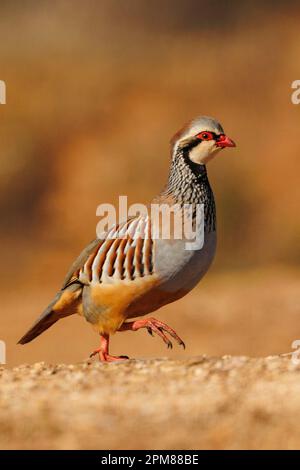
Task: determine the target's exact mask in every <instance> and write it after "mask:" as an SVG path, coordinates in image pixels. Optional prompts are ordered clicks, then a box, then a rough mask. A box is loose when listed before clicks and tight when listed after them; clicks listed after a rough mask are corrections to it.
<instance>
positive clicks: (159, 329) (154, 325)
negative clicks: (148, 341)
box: [119, 318, 185, 349]
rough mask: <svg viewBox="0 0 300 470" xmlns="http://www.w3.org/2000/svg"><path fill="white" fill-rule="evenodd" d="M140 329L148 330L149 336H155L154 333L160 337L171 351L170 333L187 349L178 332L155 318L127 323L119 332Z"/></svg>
mask: <svg viewBox="0 0 300 470" xmlns="http://www.w3.org/2000/svg"><path fill="white" fill-rule="evenodd" d="M140 328H146V329H147V331H148V333H149V335H151V336H154V333H155V334H157V335H158V336H160V338H161V339H162V340H163V342H164V343H165V344H166V345H167V347H168V348H169V349H172V348H173V344H172V342H171V341H170V340H169V338H168V337H167V336H166V333H168V334H169V335H170V336H171V337H172V338H173V339H174V340H175V341H176V342H177V343H178V344H179V345H180V346H182V347H183V348H184V349H185V344H184V342H183V341H182V339H181V338H180V337H179V336H178V335H177V333H176V331H174V330H173V328H171V327H170V326H168V325H166V324H165V323H163V322H161V321H159V320H156V319H155V318H147V319H146V320H137V321H134V322H125V323H123V325H122V326H121V328H120V329H119V331H128V330H131V331H137V330H139V329H140Z"/></svg>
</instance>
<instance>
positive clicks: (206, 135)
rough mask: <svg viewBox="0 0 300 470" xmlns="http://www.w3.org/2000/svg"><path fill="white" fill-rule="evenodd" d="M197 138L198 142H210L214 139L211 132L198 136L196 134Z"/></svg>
mask: <svg viewBox="0 0 300 470" xmlns="http://www.w3.org/2000/svg"><path fill="white" fill-rule="evenodd" d="M197 137H198V139H200V140H212V139H213V138H214V136H213V134H212V133H211V132H200V134H198V135H197Z"/></svg>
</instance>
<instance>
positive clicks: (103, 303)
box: [19, 116, 235, 361]
mask: <svg viewBox="0 0 300 470" xmlns="http://www.w3.org/2000/svg"><path fill="white" fill-rule="evenodd" d="M234 146H235V144H234V142H233V141H232V140H231V139H229V137H227V136H226V135H225V133H224V131H223V128H222V126H221V125H220V124H219V123H218V122H217V121H216V120H214V119H212V118H209V117H205V116H204V117H200V118H196V119H194V120H193V121H191V122H190V123H189V124H187V125H186V126H185V127H184V128H183V129H182V130H180V131H179V132H177V134H175V136H174V138H173V139H172V141H171V164H170V171H169V177H168V181H167V184H166V186H165V188H164V189H163V190H162V192H161V193H160V194H159V196H157V197H156V198H155V199H154V202H155V203H159V204H168V206H174V205H177V207H178V206H179V207H180V208H183V207H187V206H186V205H187V204H192V205H193V206H192V207H196V206H195V205H197V204H199V205H202V207H203V208H204V243H203V246H202V248H201V249H187V247H186V239H184V238H182V239H175V238H174V237H173V238H172V237H170V239H166V238H163V237H159V236H158V237H154V236H153V233H154V232H155V230H156V228H157V227H154V226H153V224H154V222H153V217H152V219H151V218H150V215H149V216H147V215H139V216H137V217H134V218H131V219H128V220H127V221H126V222H123V223H120V224H119V225H116V226H114V227H112V228H111V230H109V231H107V233H105V234H104V236H101V237H99V238H97V239H96V240H94V241H93V242H91V243H90V244H89V245H88V246H87V247H86V249H85V250H84V251H83V252H82V253H81V255H80V256H79V258H78V259H77V260H76V261H75V263H74V264H73V266H72V267H71V269H70V271H69V273H68V275H67V276H66V279H65V282H64V284H63V287H62V289H61V290H60V291H59V292H58V293H57V294H56V296H55V298H54V299H53V301H52V302H51V303H50V305H49V306H48V308H47V309H46V310H45V312H44V313H43V314H42V315H41V316H40V317H39V318H38V320H37V321H36V323H35V324H34V325H33V326H32V328H31V329H30V330H29V331H28V332H27V333H26V334H25V335H24V336H23V337H22V338H21V339H20V341H19V343H21V344H25V343H28V342H29V341H31V340H33V339H34V338H35V337H37V336H38V335H40V334H41V333H42V332H43V331H45V330H46V329H47V328H49V327H50V326H51V325H53V323H55V322H56V321H57V320H59V319H61V318H63V317H66V316H68V315H72V314H73V313H78V314H80V315H82V316H84V317H85V318H86V320H87V321H88V322H90V323H91V324H92V325H93V326H94V328H95V329H96V331H97V332H98V333H99V334H100V338H101V341H100V347H99V349H97V350H96V351H94V353H92V355H94V354H99V358H100V360H102V361H114V360H120V359H125V358H126V356H119V357H115V356H111V355H110V354H109V336H110V335H111V334H112V333H115V332H116V331H126V330H131V331H136V330H138V329H140V328H147V330H148V332H149V333H151V334H153V333H155V334H157V335H158V336H160V337H161V338H162V340H163V341H164V342H165V343H166V344H167V346H168V347H171V346H172V343H171V341H170V339H169V336H171V338H173V339H174V340H175V341H177V342H178V343H179V344H181V345H182V346H184V343H183V341H182V340H181V339H180V337H179V336H178V335H177V334H176V332H175V331H174V330H173V329H172V328H170V327H169V326H168V325H166V324H164V323H162V322H161V321H159V320H156V319H154V318H146V319H139V320H133V321H128V319H131V318H136V317H140V316H143V315H146V314H148V313H151V312H153V311H154V310H157V309H158V308H160V307H162V306H163V305H166V304H168V303H170V302H174V301H175V300H177V299H179V298H180V297H182V296H184V295H185V294H187V293H188V292H189V291H190V290H191V289H192V288H193V287H194V286H195V285H196V284H197V283H198V282H199V280H200V279H201V278H202V277H203V276H204V274H205V273H206V271H207V270H208V268H209V266H210V264H211V262H212V260H213V258H214V254H215V249H216V213H215V202H214V196H213V192H212V189H211V187H210V184H209V181H208V177H207V172H206V163H207V162H208V161H209V160H211V159H212V158H213V157H214V156H215V155H216V154H217V153H218V152H219V151H220V150H221V149H222V148H224V147H234ZM194 212H195V211H194ZM194 212H192V214H193V215H192V217H194ZM155 233H157V232H155ZM158 233H160V231H159V230H158ZM136 234H138V235H137V236H134V235H136ZM143 235H146V236H143Z"/></svg>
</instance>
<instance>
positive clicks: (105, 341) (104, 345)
mask: <svg viewBox="0 0 300 470" xmlns="http://www.w3.org/2000/svg"><path fill="white" fill-rule="evenodd" d="M100 338H101V346H100V348H98V349H95V351H93V352H92V354H90V357H94V356H96V355H97V354H98V355H99V361H101V362H116V361H124V360H126V359H129V357H128V356H111V355H110V354H108V346H109V336H108V335H100Z"/></svg>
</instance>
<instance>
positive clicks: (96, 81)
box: [0, 0, 300, 365]
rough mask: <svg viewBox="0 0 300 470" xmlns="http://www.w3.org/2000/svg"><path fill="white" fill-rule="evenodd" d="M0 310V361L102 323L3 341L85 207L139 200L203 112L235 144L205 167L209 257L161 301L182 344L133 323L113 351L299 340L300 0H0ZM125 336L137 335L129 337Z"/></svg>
mask: <svg viewBox="0 0 300 470" xmlns="http://www.w3.org/2000/svg"><path fill="white" fill-rule="evenodd" d="M0 15H1V18H2V22H1V29H0V61H1V62H0V63H1V68H0V70H1V72H0V79H1V80H5V82H6V85H7V104H6V105H5V106H0V119H1V126H0V142H1V147H0V148H1V165H0V185H1V191H0V204H1V212H2V214H1V223H0V224H1V225H0V236H1V265H2V269H1V287H0V289H1V304H2V308H1V316H0V339H3V340H5V341H6V342H7V348H8V351H7V360H8V364H9V365H14V364H20V363H23V362H34V361H41V360H46V361H50V362H56V361H58V362H72V361H75V362H78V361H80V360H82V359H83V358H85V357H87V355H88V353H89V352H90V351H91V350H92V349H94V347H95V346H96V345H97V342H98V339H97V337H96V336H95V334H94V332H93V331H92V330H91V328H90V327H89V326H88V325H87V324H85V322H84V320H82V319H80V318H77V317H70V318H67V319H66V320H64V321H62V322H60V323H58V324H56V325H55V326H54V327H53V328H52V329H51V330H49V331H48V332H47V333H45V334H44V335H42V336H41V337H39V338H38V339H37V340H36V341H34V342H33V343H31V344H30V345H27V346H25V347H21V346H16V345H15V343H16V342H17V340H18V339H19V337H20V336H21V335H22V334H23V333H24V331H25V329H26V328H27V327H29V326H30V325H31V323H32V322H33V320H34V319H35V318H36V317H37V315H39V314H40V312H41V311H42V310H43V309H44V308H45V306H46V305H47V304H48V302H49V301H50V300H51V298H52V296H53V294H54V293H55V291H56V290H57V288H59V287H60V284H61V281H62V279H63V277H64V275H65V273H66V271H67V269H68V267H69V265H70V263H71V262H72V261H73V259H74V257H75V256H77V255H78V253H79V252H80V251H81V249H82V248H83V247H84V246H85V244H86V243H87V242H88V241H90V240H91V239H92V238H93V237H94V235H95V227H96V223H97V218H96V215H95V211H96V207H97V206H98V205H99V204H100V203H101V202H110V203H116V202H117V200H118V196H119V195H122V194H127V195H128V196H129V201H130V202H147V201H148V200H149V199H150V198H151V197H152V196H153V195H155V194H156V193H157V192H158V191H159V190H160V188H161V187H162V185H163V184H164V182H165V179H166V177H167V171H168V164H169V160H168V152H169V149H168V141H169V139H170V137H171V136H172V134H173V133H174V132H175V131H176V130H178V128H180V127H181V126H182V124H183V123H184V122H185V121H187V120H188V119H190V118H192V117H194V116H196V115H201V114H206V115H212V116H214V117H216V118H217V119H218V120H220V122H221V123H222V124H223V126H224V128H225V130H226V132H227V133H228V135H229V136H230V137H232V138H233V139H234V140H235V141H236V142H237V144H238V147H237V149H236V150H234V151H226V152H225V151H224V153H222V155H220V157H218V158H217V159H215V160H214V162H212V164H211V165H210V166H209V175H210V180H211V183H212V186H213V188H214V191H215V195H216V200H217V208H218V230H219V246H218V253H217V258H216V260H215V263H214V266H213V268H212V269H211V270H210V272H209V274H208V275H207V277H206V278H205V280H204V281H203V282H202V283H201V284H200V285H199V287H198V288H197V289H195V290H194V291H193V292H192V293H191V294H189V296H187V297H186V298H184V299H182V300H181V301H179V302H177V303H176V304H174V305H170V306H168V307H166V308H165V309H163V310H162V311H160V312H158V313H157V316H158V317H159V318H161V319H163V320H167V321H168V322H169V323H170V325H171V326H173V327H176V328H177V329H178V332H179V334H181V336H182V337H183V338H184V339H185V340H186V342H187V346H188V348H187V350H186V352H185V353H183V352H181V351H179V350H178V349H177V348H175V350H174V351H172V352H170V351H168V353H167V351H166V350H165V349H164V345H163V344H161V343H160V341H159V340H157V339H151V338H150V336H148V335H146V333H145V332H144V331H141V332H138V333H136V334H135V335H133V334H132V333H123V334H122V335H121V334H118V335H116V337H115V338H113V342H112V349H113V352H114V353H122V354H129V355H133V356H161V355H166V354H168V355H170V356H176V355H183V354H185V355H193V354H202V353H207V354H210V355H218V354H250V355H253V356H258V355H267V354H273V353H275V354H276V353H279V352H283V351H288V350H290V345H291V342H292V341H293V340H294V339H297V338H300V316H299V314H300V308H299V262H300V249H299V238H300V237H299V235H300V219H299V203H300V196H299V171H300V139H299V123H300V105H299V106H295V105H293V104H292V103H291V92H292V90H291V83H292V81H294V80H296V79H299V78H300V77H299V75H300V70H299V69H300V66H299V65H300V63H299V55H300V29H299V21H300V6H299V2H296V1H295V2H293V1H285V2H283V1H274V0H272V1H266V0H265V1H263V2H259V1H251V2H250V1H244V2H238V1H230V2H229V1H216V0H213V1H205V0H198V1H197V0H184V1H181V0H177V1H172V0H159V1H158V0H157V1H156V0H155V1H151V2H147V1H142V0H119V1H118V0H101V1H78V0H77V1H70V0H69V1H63V0H60V1H50V0H49V1H41V2H36V1H29V0H28V1H27V2H26V3H24V2H21V1H16V2H13V3H12V2H8V1H4V0H3V1H2V2H1V6H0ZM131 335H133V336H131Z"/></svg>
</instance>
